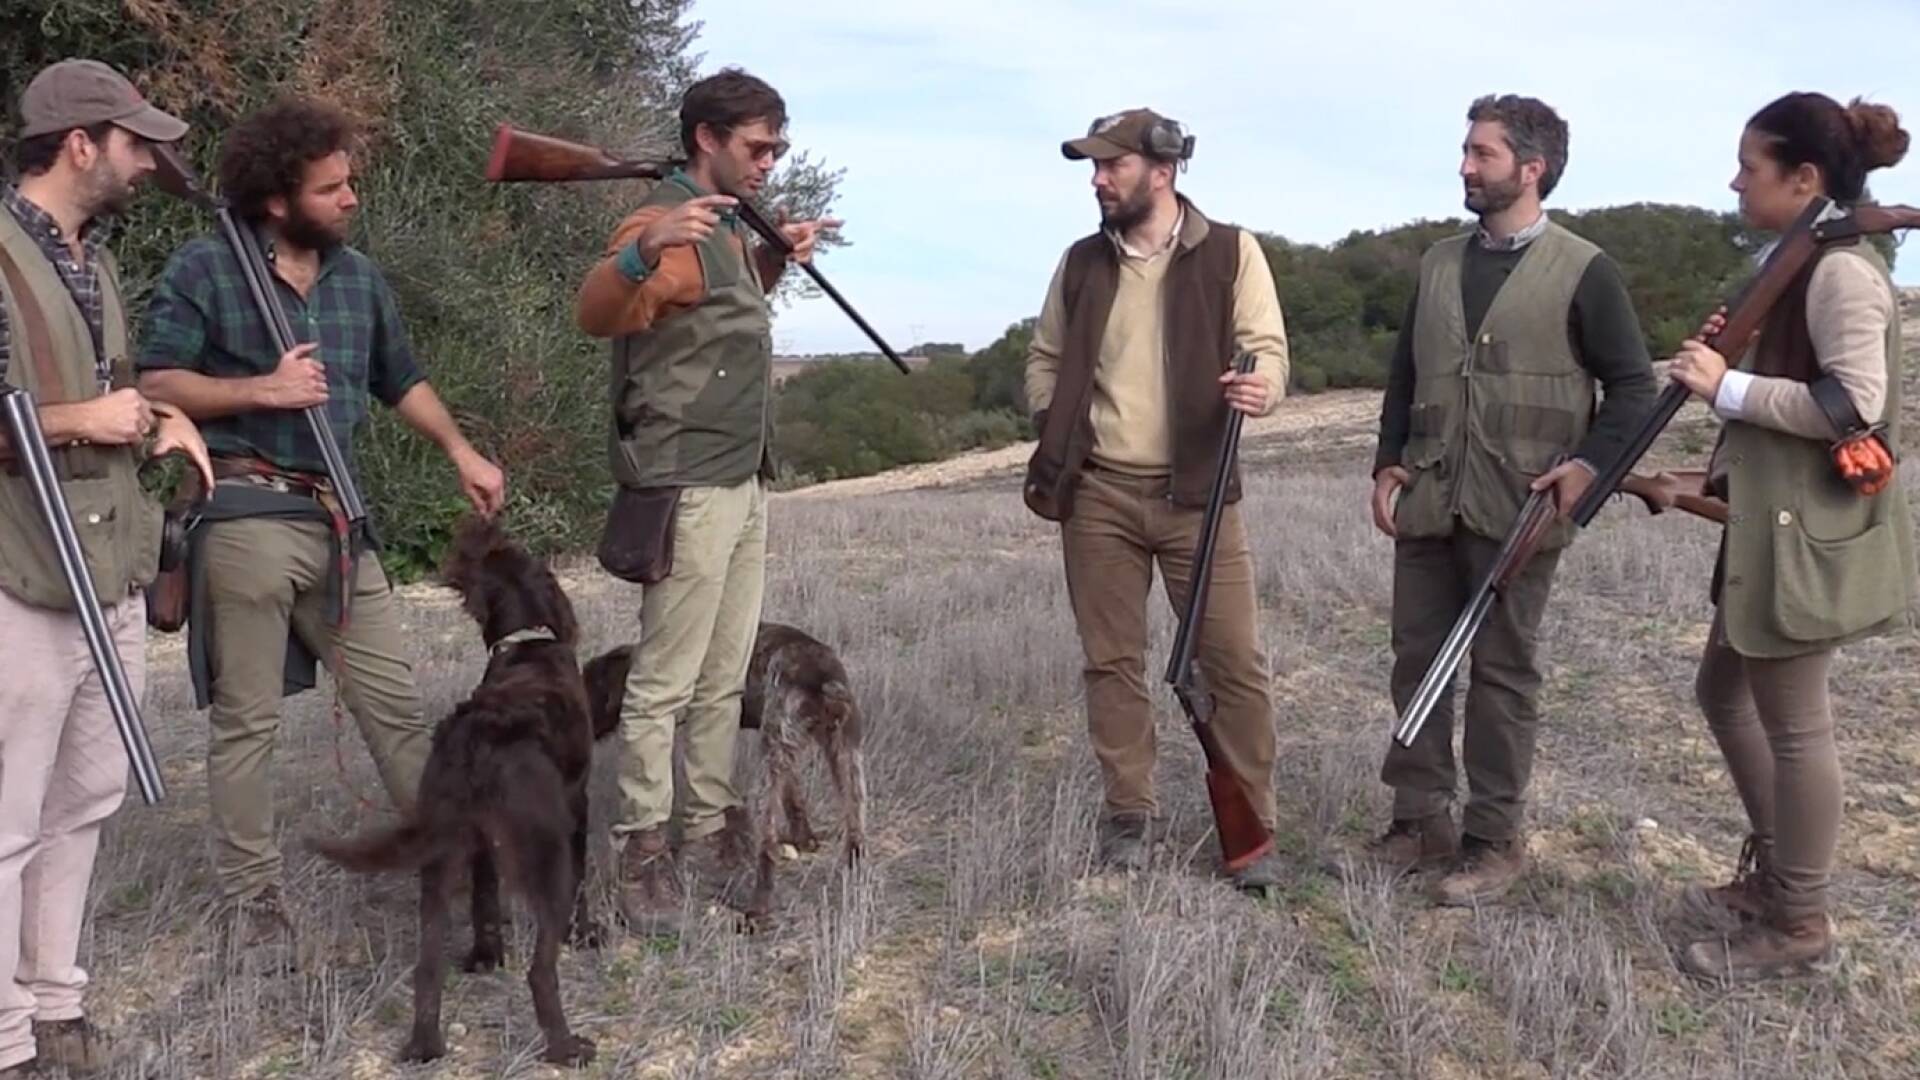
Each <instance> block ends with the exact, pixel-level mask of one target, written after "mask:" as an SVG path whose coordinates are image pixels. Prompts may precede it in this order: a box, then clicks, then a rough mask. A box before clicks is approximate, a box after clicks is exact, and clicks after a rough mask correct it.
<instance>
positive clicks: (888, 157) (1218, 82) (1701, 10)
mask: <svg viewBox="0 0 1920 1080" xmlns="http://www.w3.org/2000/svg"><path fill="white" fill-rule="evenodd" d="M692 17H693V18H695V19H698V20H700V21H701V22H702V23H703V26H702V28H701V31H700V34H699V36H698V37H697V38H696V40H695V42H694V46H693V47H694V51H695V52H697V53H700V54H702V59H701V63H700V70H701V72H702V73H707V72H710V71H713V70H716V69H717V68H719V67H720V66H722V65H724V64H739V65H742V66H744V67H746V68H747V69H748V70H750V71H752V72H754V73H755V74H757V75H760V76H762V77H763V78H766V79H768V80H769V81H770V82H772V83H773V84H774V85H775V86H776V87H777V88H778V89H779V90H780V92H781V94H782V95H783V96H784V97H785V98H786V100H787V107H788V112H789V115H790V123H789V133H790V135H791V137H792V138H793V141H794V144H795V146H796V148H799V149H804V150H807V151H809V152H810V153H811V154H812V156H813V157H814V158H815V159H816V160H819V161H821V162H823V163H824V164H826V165H828V166H829V167H835V168H845V169H846V176H845V178H844V179H843V180H842V182H841V185H840V189H839V191H840V194H839V199H838V202H837V203H836V204H835V212H836V214H837V215H838V216H840V217H842V218H844V219H845V221H846V227H845V230H844V231H845V234H846V236H847V238H848V239H849V240H851V241H852V245H851V246H849V247H846V248H842V249H838V250H834V251H831V252H829V253H826V254H825V255H823V256H822V259H821V262H820V268H821V270H822V271H823V272H824V273H826V274H827V276H828V279H829V280H830V281H832V282H833V284H834V285H835V286H836V287H837V288H838V289H839V290H840V291H841V293H843V294H844V295H845V296H846V297H847V298H848V299H849V300H850V301H851V302H852V303H853V304H854V305H855V306H856V307H857V308H858V309H859V310H860V311H861V313H862V314H863V315H865V316H866V317H867V319H868V320H869V321H871V322H872V323H874V324H875V326H876V327H877V328H878V329H879V330H880V332H881V333H882V334H883V335H885V336H886V337H887V338H888V339H889V341H890V342H891V343H892V344H893V345H895V346H896V347H899V348H905V347H906V346H908V345H909V344H912V343H913V342H916V341H958V342H961V343H963V344H965V345H966V346H967V347H968V348H970V349H973V348H979V347H981V346H983V345H986V344H987V343H989V342H990V341H992V340H993V339H994V338H995V337H998V336H999V334H1000V333H1001V332H1002V331H1003V330H1004V329H1005V328H1006V326H1007V325H1008V324H1009V323H1012V322H1015V321H1017V320H1019V319H1021V318H1024V317H1026V316H1029V315H1032V314H1035V313H1037V312H1038V310H1039V307H1040V302H1041V299H1042V297H1043V295H1044V293H1045V290H1046V285H1047V281H1048V278H1049V276H1050V275H1051V273H1052V271H1053V267H1054V264H1055V263H1056V261H1057V260H1058V259H1059V256H1060V253H1061V250H1062V249H1063V248H1064V247H1065V246H1066V245H1067V244H1069V243H1071V242H1072V241H1073V240H1074V239H1075V238H1076V237H1078V236H1082V235H1084V234H1085V233H1087V232H1088V231H1089V230H1090V229H1091V228H1092V227H1094V225H1095V224H1097V221H1098V210H1097V208H1096V207H1095V204H1094V201H1093V195H1092V189H1091V188H1090V186H1089V180H1090V178H1091V166H1090V165H1089V164H1088V163H1085V162H1069V161H1066V160H1065V159H1063V158H1062V157H1061V156H1060V151H1059V143H1060V140H1062V139H1064V138H1071V137H1075V136H1078V135H1081V134H1083V133H1084V132H1085V131H1086V127H1087V124H1088V122H1089V121H1091V120H1092V119H1093V118H1094V117H1095V116H1098V115H1100V114H1103V113H1108V112H1115V111H1118V110H1120V109H1124V108H1129V107H1132V106H1137V105H1146V106H1150V107H1152V108H1154V109H1157V110H1158V111H1160V112H1162V113H1163V114H1165V115H1168V116H1171V117H1173V118H1174V119H1177V120H1180V121H1182V122H1183V123H1185V124H1186V125H1187V126H1188V129H1189V130H1190V132H1191V133H1192V134H1194V135H1195V136H1196V140H1197V141H1196V145H1195V150H1194V159H1193V161H1192V163H1191V166H1190V169H1189V171H1188V172H1187V173H1186V174H1184V175H1182V176H1181V177H1180V180H1179V186H1180V188H1181V190H1182V191H1184V192H1186V193H1187V194H1188V195H1189V196H1190V197H1192V198H1193V199H1194V201H1195V202H1196V203H1197V204H1198V205H1199V206H1200V207H1201V209H1203V210H1204V211H1206V212H1207V213H1208V214H1209V215H1210V216H1213V217H1215V218H1219V219H1223V220H1227V221H1232V222H1235V223H1238V224H1242V225H1246V226H1249V227H1252V228H1257V229H1260V230H1263V231H1267V232H1274V233H1279V234H1281V235H1283V236H1286V237H1288V238H1290V239H1294V240H1301V241H1311V242H1316V243H1325V242H1329V241H1332V240H1335V239H1337V238H1339V237H1341V236H1344V235H1346V234H1347V233H1348V232H1349V231H1351V230H1353V229H1368V228H1382V227H1389V226H1393V225H1397V224H1400V223H1403V222H1406V221H1410V220H1413V219H1416V218H1421V217H1428V218H1434V217H1447V216H1453V215H1458V214H1462V213H1464V211H1463V210H1462V208H1461V205H1460V186H1459V181H1458V179H1457V177H1456V176H1455V175H1454V170H1455V169H1456V167H1457V166H1458V163H1459V145H1460V139H1461V136H1462V134H1463V133H1464V131H1465V127H1466V120H1465V113H1466V108H1467V105H1468V103H1469V102H1471V101H1472V99H1473V98H1474V97H1475V96H1477V95H1479V94H1482V93H1487V92H1515V93H1523V94H1531V95H1533V96H1536V97H1539V98H1542V99H1543V100H1545V101H1547V102H1548V103H1549V104H1551V105H1553V106H1554V107H1555V108H1556V109H1558V110H1559V111H1560V113H1561V115H1562V116H1563V117H1565V118H1566V120H1567V122H1568V125H1569V127H1570V129H1571V140H1570V143H1571V146H1570V154H1569V159H1570V160H1569V164H1568V168H1567V174H1566V176H1565V178H1564V179H1563V180H1562V182H1561V185H1560V187H1559V189H1558V190H1557V191H1555V192H1554V195H1553V197H1552V198H1551V199H1550V200H1549V208H1553V207H1561V208H1566V209H1585V208H1588V207H1596V206H1612V205H1618V204H1622V203H1631V202H1642V201H1651V202H1677V203H1688V204H1692V205H1697V206H1706V207H1710V208H1714V209H1731V208H1732V207H1733V205H1734V203H1733V198H1732V194H1731V193H1730V192H1729V191H1728V190H1727V187H1726V184H1727V180H1728V179H1729V178H1730V177H1731V176H1732V172H1733V165H1734V147H1735V143H1736V142H1737V140H1738V137H1739V133H1740V128H1741V125H1742V124H1743V123H1744V122H1745V120H1746V118H1747V117H1748V116H1750V115H1751V114H1752V113H1753V111H1754V110H1755V109H1757V108H1758V107H1759V106H1761V105H1763V104H1765V103H1766V102H1767V101H1769V100H1771V99H1772V98H1773V97H1775V96H1777V95H1778V94H1780V93H1783V92H1786V91H1788V90H1819V91H1822V92H1824V93H1827V94H1831V95H1833V96H1834V97H1836V98H1839V99H1840V100H1841V101H1843V102H1844V101H1846V100H1848V99H1850V98H1851V97H1853V96H1854V95H1863V96H1865V97H1867V98H1868V99H1869V100H1874V101H1882V102H1885V103H1887V104H1890V105H1892V106H1894V107H1895V108H1896V109H1900V110H1902V115H1903V119H1905V120H1906V122H1907V124H1908V126H1909V128H1910V129H1915V130H1920V63H1916V60H1915V50H1916V48H1920V46H1916V44H1915V43H1916V42H1920V0H1826V2H1823V3H1819V4H1808V3H1806V2H1805V0H1743V2H1741V3H1732V2H1728V0H1604V2H1603V0H1594V2H1592V3H1568V2H1563V0H1537V2H1534V3H1519V4H1509V5H1496V4H1489V3H1485V2H1484V0H1482V2H1478V3H1465V2H1461V0H1417V2H1416V0H1371V2H1369V0H1349V2H1346V3H1322V2H1315V3H1300V2H1297V0H1271V2H1264V3H1261V2H1252V0H1196V2H1193V3H1175V2H1172V0H1104V2H1094V0H1022V2H1018V3H1009V2H1006V0H969V2H965V3H951V2H944V0H918V2H915V0H904V2H902V0H894V2H885V0H880V2H876V0H858V2H855V0H807V2H803V3H795V2H794V0H781V2H777V3H776V2H773V0H697V2H696V5H695V9H694V11H693V16H692ZM1876 175H1877V177H1878V179H1877V180H1876V181H1875V182H1874V183H1873V192H1874V194H1875V195H1876V197H1878V198H1879V199H1880V200H1881V201H1882V202H1890V203H1891V202H1905V203H1914V204H1920V147H1916V149H1915V152H1914V154H1913V156H1912V157H1911V158H1909V160H1908V162H1906V163H1905V164H1903V165H1901V166H1898V167H1896V168H1894V169H1892V170H1888V171H1884V172H1881V173H1878V174H1876ZM1902 255H1903V258H1901V259H1900V260H1899V261H1900V263H1901V266H1900V267H1899V268H1897V271H1896V276H1897V277H1899V278H1900V280H1901V281H1902V283H1904V284H1913V283H1920V254H1916V253H1913V252H1908V251H1905V250H1903V251H1902ZM775 344H776V349H777V351H779V352H782V353H812V352H835V351H854V350H862V349H866V348H868V347H869V346H868V345H867V343H866V339H865V338H864V337H863V336H862V335H861V334H860V332H859V330H858V329H857V328H856V327H855V326H854V325H853V323H852V322H851V321H850V320H848V319H847V318H846V317H845V316H844V315H843V314H841V312H840V310H839V309H838V308H837V307H836V306H835V305H834V304H833V303H832V301H830V300H827V299H825V298H824V297H823V298H820V299H816V300H810V301H806V302H803V303H800V304H797V305H795V306H793V307H791V308H789V309H786V310H784V311H782V312H781V313H780V315H779V317H778V319H777V321H776V323H775Z"/></svg>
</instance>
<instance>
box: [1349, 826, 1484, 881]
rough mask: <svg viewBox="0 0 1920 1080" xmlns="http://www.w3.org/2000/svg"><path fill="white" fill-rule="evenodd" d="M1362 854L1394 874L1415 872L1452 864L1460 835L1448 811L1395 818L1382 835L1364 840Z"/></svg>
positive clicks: (1458, 849)
mask: <svg viewBox="0 0 1920 1080" xmlns="http://www.w3.org/2000/svg"><path fill="white" fill-rule="evenodd" d="M1364 852H1365V855H1366V858H1367V861H1369V862H1372V863H1374V864H1375V865H1378V866H1382V867H1385V868H1387V869H1389V870H1392V871H1393V872H1394V873H1396V874H1408V873H1417V872H1419V871H1422V870H1432V869H1435V868H1437V867H1441V866H1445V865H1447V863H1449V862H1451V861H1452V860H1453V859H1454V857H1455V856H1457V855H1458V854H1459V853H1460V834H1459V830H1458V829H1457V828H1455V826H1454V824H1453V812H1452V811H1450V810H1442V811H1441V812H1439V813H1437V814H1432V815H1429V816H1427V817H1423V818H1398V819H1395V820H1394V822H1393V823H1392V824H1391V825H1388V826H1387V831H1386V832H1385V833H1383V834H1381V835H1379V836H1376V837H1374V838H1373V839H1372V840H1369V841H1367V846H1366V848H1365V849H1364Z"/></svg>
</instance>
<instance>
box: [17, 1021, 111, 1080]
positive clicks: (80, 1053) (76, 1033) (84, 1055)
mask: <svg viewBox="0 0 1920 1080" xmlns="http://www.w3.org/2000/svg"><path fill="white" fill-rule="evenodd" d="M33 1046H34V1052H35V1054H36V1055H37V1056H36V1057H35V1059H34V1060H35V1061H36V1062H37V1066H38V1068H39V1070H40V1071H41V1072H48V1071H51V1070H52V1069H53V1068H54V1067H55V1066H58V1067H60V1068H62V1069H65V1070H67V1072H68V1073H70V1074H72V1075H74V1076H86V1075H90V1074H92V1073H96V1072H100V1071H102V1070H104V1069H106V1068H107V1066H108V1064H109V1061H108V1057H107V1041H106V1038H105V1037H104V1036H102V1035H101V1033H100V1029H99V1028H97V1027H94V1026H93V1024H92V1022H90V1021H88V1020H87V1019H86V1018H85V1017H80V1018H77V1019H74V1020H35V1021H34V1022H33Z"/></svg>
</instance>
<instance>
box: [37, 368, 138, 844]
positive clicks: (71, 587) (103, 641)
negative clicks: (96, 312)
mask: <svg viewBox="0 0 1920 1080" xmlns="http://www.w3.org/2000/svg"><path fill="white" fill-rule="evenodd" d="M0 409H4V411H5V413H6V424H7V427H6V431H7V439H8V441H9V442H10V443H11V444H12V446H13V454H14V457H15V458H16V459H17V460H18V461H19V465H20V471H21V473H22V474H23V475H24V476H25V477H26V478H27V485H28V487H30V488H31V489H32V490H33V501H34V505H35V506H36V507H38V508H39V510H40V518H41V520H43V521H45V522H46V525H47V530H48V531H49V532H51V533H52V534H53V548H54V552H55V553H56V554H57V555H58V556H59V558H60V573H61V575H62V576H64V577H65V578H66V579H67V591H68V592H69V593H71V594H72V596H73V610H74V614H75V615H76V616H77V617H78V618H79V620H80V630H81V632H82V633H83V634H84V635H85V636H86V639H87V651H88V652H89V653H91V654H92V656H93V670H94V673H95V674H97V675H99V676H100V685H101V688H102V689H103V690H105V691H106V695H107V708H108V709H109V710H110V711H111V712H112V713H113V725H114V727H116V728H118V729H119V730H120V742H121V745H123V746H125V747H126V750H127V761H128V762H129V763H130V764H132V766H133V778H134V782H135V783H136V784H138V785H139V787H140V798H141V799H143V800H145V801H146V804H147V805H148V806H152V805H154V804H155V803H157V802H159V801H160V800H161V799H164V798H166V796H167V788H166V785H165V783H163V782H162V781H161V779H160V766H159V765H158V764H156V763H155V761H154V757H153V745H152V744H151V743H149V742H148V741H147V728H146V724H145V723H144V722H143V721H142V720H141V718H140V703H139V702H138V701H136V700H134V696H133V684H132V683H130V682H128V681H127V669H126V667H125V666H124V665H123V664H122V663H121V661H120V651H119V649H118V648H116V647H115V646H114V643H113V633H112V631H110V630H109V629H108V628H107V618H106V616H105V615H104V614H102V613H101V611H100V595H99V593H98V592H96V591H95V589H94V586H93V573H92V571H91V570H89V569H88V568H87V559H86V554H85V551H84V550H83V549H82V548H81V546H80V536H79V534H78V533H77V532H75V531H74V528H73V511H72V509H71V508H70V507H69V506H68V505H67V493H66V492H65V491H64V490H62V489H61V487H60V480H59V478H58V477H57V476H56V475H55V473H54V468H53V455H52V454H50V453H48V452H47V440H46V435H45V434H44V433H43V432H42V431H41V430H40V412H39V407H38V406H37V405H35V404H34V400H33V395H32V394H30V393H28V392H27V391H25V390H21V389H18V388H16V387H12V386H5V385H0Z"/></svg>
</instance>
